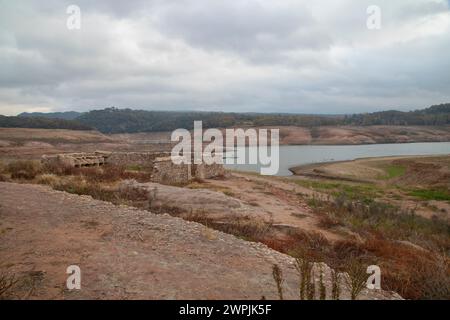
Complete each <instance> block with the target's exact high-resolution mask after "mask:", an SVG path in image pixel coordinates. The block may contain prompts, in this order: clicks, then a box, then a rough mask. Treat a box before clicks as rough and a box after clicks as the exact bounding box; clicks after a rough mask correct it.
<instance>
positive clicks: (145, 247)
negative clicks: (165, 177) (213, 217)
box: [0, 182, 398, 299]
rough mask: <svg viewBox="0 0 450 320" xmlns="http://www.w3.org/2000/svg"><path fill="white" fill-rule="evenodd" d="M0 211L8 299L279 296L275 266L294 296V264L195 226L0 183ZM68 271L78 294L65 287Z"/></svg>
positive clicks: (0, 267)
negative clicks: (76, 279) (74, 272)
mask: <svg viewBox="0 0 450 320" xmlns="http://www.w3.org/2000/svg"><path fill="white" fill-rule="evenodd" d="M0 204H1V205H0V218H1V219H0V223H1V224H0V240H1V241H0V261H1V264H0V271H1V272H2V273H3V274H14V275H16V277H17V279H18V280H19V282H18V284H16V287H14V290H13V291H11V292H10V293H9V296H8V298H16V299H21V298H25V299H36V298H38V299H260V298H262V297H263V296H264V297H265V298H268V299H276V298H277V293H276V286H275V284H274V281H273V278H272V269H271V268H272V265H273V264H274V263H276V264H278V265H279V266H280V267H281V269H282V271H283V273H284V277H285V283H284V291H285V292H284V293H285V297H286V298H289V299H295V298H296V297H297V289H298V288H297V286H298V283H297V274H296V273H295V269H294V267H293V259H292V258H290V257H289V256H286V255H283V254H280V253H278V252H276V251H273V250H270V249H268V248H267V247H265V246H264V245H261V244H256V243H251V242H246V241H244V240H240V239H237V238H235V237H233V236H231V235H227V234H223V233H220V232H217V231H213V230H211V229H208V228H206V227H205V226H202V225H200V224H197V223H190V222H187V221H184V220H182V219H179V218H174V217H170V216H168V215H154V214H152V213H150V212H148V211H140V210H136V209H132V208H129V207H123V206H121V207H117V206H114V205H112V204H110V203H106V202H102V201H97V200H93V199H92V198H90V197H86V196H77V195H72V194H67V193H64V192H58V191H54V190H51V189H49V188H48V187H43V186H38V185H26V184H14V183H3V182H1V183H0ZM69 265H78V266H79V267H80V268H81V290H75V291H69V290H67V289H66V287H65V282H66V279H67V277H68V275H67V274H66V268H67V267H68V266H69ZM324 270H325V272H327V271H326V270H328V269H326V268H325V269H324ZM325 285H326V287H327V288H328V290H329V289H330V286H331V283H330V282H329V280H328V278H326V279H325ZM345 297H347V298H348V291H346V290H344V293H343V298H345ZM360 298H362V299H388V298H398V296H394V295H392V294H388V293H387V292H384V291H381V290H367V289H364V291H363V293H362V294H361V296H360Z"/></svg>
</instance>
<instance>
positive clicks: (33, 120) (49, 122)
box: [0, 115, 93, 130]
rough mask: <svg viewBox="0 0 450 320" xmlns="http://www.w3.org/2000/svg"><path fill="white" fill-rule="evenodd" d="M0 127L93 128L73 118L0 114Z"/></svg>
mask: <svg viewBox="0 0 450 320" xmlns="http://www.w3.org/2000/svg"><path fill="white" fill-rule="evenodd" d="M0 127H3V128H40V129H69V130H93V129H92V128H91V127H89V126H87V125H85V124H82V123H80V122H78V121H74V120H64V119H49V118H44V117H6V116H2V115H0Z"/></svg>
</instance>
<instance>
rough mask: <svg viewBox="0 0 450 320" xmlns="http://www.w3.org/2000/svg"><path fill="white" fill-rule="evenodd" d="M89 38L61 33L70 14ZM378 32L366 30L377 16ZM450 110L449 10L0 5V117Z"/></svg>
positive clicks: (358, 4)
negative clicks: (372, 12) (127, 111)
mask: <svg viewBox="0 0 450 320" xmlns="http://www.w3.org/2000/svg"><path fill="white" fill-rule="evenodd" d="M71 4H76V5H78V6H79V8H80V9H81V29H80V30H69V29H68V28H67V26H66V22H67V18H68V17H69V15H68V14H67V13H66V10H67V7H68V5H71ZM373 4H375V5H378V6H379V7H380V8H381V14H382V16H381V18H382V19H381V29H380V30H369V29H368V28H367V26H366V21H367V18H368V16H369V15H368V14H367V12H366V10H367V7H368V6H369V5H373ZM442 102H450V11H449V1H447V0H386V1H385V0H370V1H366V0H341V1H335V0H315V1H303V0H276V1H274V0H239V1H238V0H236V1H230V0H173V1H170V0H149V1H144V0H136V1H132V0H127V1H123V0H117V1H107V0H100V1H91V0H71V1H64V0H39V1H37V0H36V1H27V0H20V1H12V0H0V114H6V115H15V114H18V113H20V112H23V111H29V112H31V111H43V112H47V111H66V110H78V111H87V110H91V109H98V108H104V107H109V106H116V107H120V108H125V107H130V108H133V109H148V110H151V109H153V110H205V111H237V112H240V111H251V112H293V113H356V112H367V111H377V110H383V109H391V108H395V109H400V110H411V109H417V108H422V107H426V106H429V105H432V104H437V103H442Z"/></svg>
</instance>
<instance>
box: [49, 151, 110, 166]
mask: <svg viewBox="0 0 450 320" xmlns="http://www.w3.org/2000/svg"><path fill="white" fill-rule="evenodd" d="M109 155H110V153H108V152H100V151H96V152H92V153H63V154H57V155H50V156H47V155H44V156H43V157H42V162H43V163H47V164H57V165H62V166H67V167H75V168H80V167H91V166H102V165H104V164H106V159H107V158H108V156H109Z"/></svg>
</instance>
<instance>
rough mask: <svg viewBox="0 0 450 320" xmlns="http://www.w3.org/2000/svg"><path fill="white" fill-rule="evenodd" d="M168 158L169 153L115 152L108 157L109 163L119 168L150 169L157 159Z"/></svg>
mask: <svg viewBox="0 0 450 320" xmlns="http://www.w3.org/2000/svg"><path fill="white" fill-rule="evenodd" d="M167 156H170V153H169V152H113V153H111V154H110V155H109V156H108V158H107V163H108V164H114V165H119V166H129V165H138V166H142V167H146V168H150V167H152V166H153V163H154V162H155V160H156V159H157V158H161V157H167Z"/></svg>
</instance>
